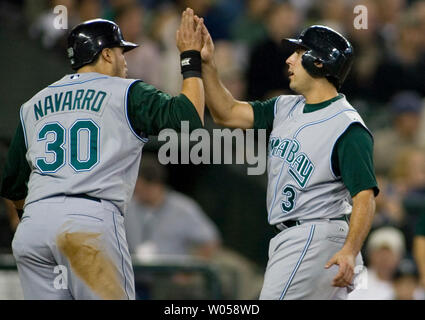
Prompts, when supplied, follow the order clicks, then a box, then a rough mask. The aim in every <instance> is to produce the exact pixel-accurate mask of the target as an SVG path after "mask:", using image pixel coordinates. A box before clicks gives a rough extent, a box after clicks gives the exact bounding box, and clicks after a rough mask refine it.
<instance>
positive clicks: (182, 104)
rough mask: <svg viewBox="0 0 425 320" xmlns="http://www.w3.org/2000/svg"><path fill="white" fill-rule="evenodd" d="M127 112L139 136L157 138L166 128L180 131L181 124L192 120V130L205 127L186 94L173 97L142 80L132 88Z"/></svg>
mask: <svg viewBox="0 0 425 320" xmlns="http://www.w3.org/2000/svg"><path fill="white" fill-rule="evenodd" d="M127 113H128V117H129V120H130V124H131V126H132V128H133V129H134V131H135V132H136V133H138V134H139V135H145V136H147V135H158V134H159V132H160V131H161V130H162V129H165V128H171V129H174V130H176V131H181V121H189V130H190V131H192V130H194V129H197V128H202V122H201V119H200V118H199V115H198V113H197V111H196V109H195V107H194V105H193V104H192V102H191V101H190V100H189V99H188V98H187V97H186V96H185V95H184V94H180V95H178V96H175V97H172V96H170V95H168V94H166V93H164V92H161V91H160V90H158V89H156V88H155V87H153V86H151V85H149V84H147V83H145V82H142V81H137V82H135V83H133V84H132V85H131V87H130V89H129V92H128V96H127Z"/></svg>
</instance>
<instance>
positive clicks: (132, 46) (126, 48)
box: [120, 40, 139, 52]
mask: <svg viewBox="0 0 425 320" xmlns="http://www.w3.org/2000/svg"><path fill="white" fill-rule="evenodd" d="M120 47H121V48H124V52H128V51H130V50H133V49H135V48H137V47H139V45H138V44H135V43H133V42H129V41H124V40H123V41H121V44H120Z"/></svg>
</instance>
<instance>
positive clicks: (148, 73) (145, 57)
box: [115, 3, 161, 88]
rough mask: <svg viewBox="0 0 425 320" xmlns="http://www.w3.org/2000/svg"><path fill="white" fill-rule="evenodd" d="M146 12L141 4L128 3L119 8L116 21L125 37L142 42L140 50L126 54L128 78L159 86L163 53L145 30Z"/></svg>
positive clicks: (135, 41)
mask: <svg viewBox="0 0 425 320" xmlns="http://www.w3.org/2000/svg"><path fill="white" fill-rule="evenodd" d="M144 14H145V10H144V8H143V7H142V6H140V5H139V4H137V3H134V4H128V5H125V6H123V7H120V8H117V11H116V14H115V21H116V22H117V24H118V25H119V26H120V28H121V31H122V33H123V36H124V39H127V41H131V42H134V43H140V44H141V48H140V50H133V51H130V52H128V53H127V54H126V61H127V67H128V78H135V79H142V80H143V81H145V82H147V83H150V84H152V85H153V86H155V87H157V88H158V87H159V86H160V74H159V72H158V70H159V69H160V64H161V54H160V50H159V47H158V45H157V44H156V43H155V42H154V41H152V40H151V39H149V38H148V37H147V35H146V33H145V32H144Z"/></svg>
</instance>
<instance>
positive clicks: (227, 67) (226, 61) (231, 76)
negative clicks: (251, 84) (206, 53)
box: [215, 40, 246, 99]
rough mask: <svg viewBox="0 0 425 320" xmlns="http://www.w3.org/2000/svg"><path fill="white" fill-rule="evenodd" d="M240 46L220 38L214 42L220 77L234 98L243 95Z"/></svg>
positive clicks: (242, 96) (243, 81)
mask: <svg viewBox="0 0 425 320" xmlns="http://www.w3.org/2000/svg"><path fill="white" fill-rule="evenodd" d="M241 49H242V50H243V48H242V47H238V46H237V45H236V44H235V43H233V42H230V41H226V40H220V41H217V42H216V43H215V55H216V63H217V67H218V70H219V73H220V79H221V81H222V82H223V84H224V85H225V86H226V88H227V89H228V90H229V91H230V92H231V93H232V95H233V96H234V97H235V99H243V98H244V97H245V87H246V85H245V79H244V77H243V72H242V63H241V60H243V53H241V51H242V50H241Z"/></svg>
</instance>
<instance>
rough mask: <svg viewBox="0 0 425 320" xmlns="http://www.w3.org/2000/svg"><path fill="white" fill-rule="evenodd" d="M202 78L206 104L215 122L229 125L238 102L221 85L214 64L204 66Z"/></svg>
mask: <svg viewBox="0 0 425 320" xmlns="http://www.w3.org/2000/svg"><path fill="white" fill-rule="evenodd" d="M202 78H203V80H204V86H205V102H206V105H207V107H208V109H209V110H210V112H211V116H212V117H213V119H214V122H216V123H218V124H221V125H228V121H229V119H230V118H231V113H232V108H233V106H234V105H235V104H236V102H237V101H236V100H235V99H234V98H233V96H232V94H231V93H230V92H229V90H227V89H226V87H224V85H223V84H222V83H221V81H220V79H219V76H218V71H217V68H216V66H215V64H214V62H212V63H208V64H203V65H202Z"/></svg>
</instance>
